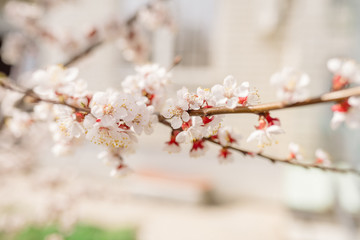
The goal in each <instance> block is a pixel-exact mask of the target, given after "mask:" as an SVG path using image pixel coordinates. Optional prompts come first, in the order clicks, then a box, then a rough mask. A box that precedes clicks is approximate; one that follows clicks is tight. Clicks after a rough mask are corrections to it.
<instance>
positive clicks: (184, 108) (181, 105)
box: [177, 100, 189, 111]
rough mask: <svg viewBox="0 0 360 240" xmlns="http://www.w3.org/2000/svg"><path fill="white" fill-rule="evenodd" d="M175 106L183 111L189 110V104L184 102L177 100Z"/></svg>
mask: <svg viewBox="0 0 360 240" xmlns="http://www.w3.org/2000/svg"><path fill="white" fill-rule="evenodd" d="M177 105H178V106H179V107H180V108H181V109H182V110H184V111H187V110H188V109H189V103H188V102H187V101H185V100H179V101H178V104H177Z"/></svg>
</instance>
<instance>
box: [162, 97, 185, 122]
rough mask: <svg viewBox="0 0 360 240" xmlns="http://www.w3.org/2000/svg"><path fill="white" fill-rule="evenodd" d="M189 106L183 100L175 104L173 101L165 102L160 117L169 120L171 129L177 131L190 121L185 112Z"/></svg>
mask: <svg viewBox="0 0 360 240" xmlns="http://www.w3.org/2000/svg"><path fill="white" fill-rule="evenodd" d="M188 109H189V105H188V103H187V102H186V101H184V100H179V101H178V102H175V101H174V100H173V99H168V100H166V103H165V107H164V109H163V111H162V113H161V114H162V115H163V116H164V117H165V118H169V119H170V123H171V127H172V128H173V129H178V128H180V127H181V125H182V124H183V122H188V121H189V120H190V115H189V113H188V112H187V110H188Z"/></svg>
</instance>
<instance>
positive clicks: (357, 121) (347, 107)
mask: <svg viewBox="0 0 360 240" xmlns="http://www.w3.org/2000/svg"><path fill="white" fill-rule="evenodd" d="M327 66H328V69H329V71H330V72H331V73H333V74H334V77H333V80H332V90H333V91H338V90H342V89H345V88H347V87H349V86H350V85H351V84H360V66H359V64H357V63H356V62H355V61H353V60H347V59H339V58H333V59H330V60H329V61H328V63H327ZM331 110H332V111H333V113H334V114H333V117H332V119H331V128H332V129H337V128H338V127H339V126H340V124H341V123H343V122H345V123H346V124H347V125H348V126H349V127H350V128H359V127H360V111H359V110H360V97H355V96H354V97H350V98H346V99H344V100H341V101H338V102H337V103H336V104H335V105H333V106H332V108H331Z"/></svg>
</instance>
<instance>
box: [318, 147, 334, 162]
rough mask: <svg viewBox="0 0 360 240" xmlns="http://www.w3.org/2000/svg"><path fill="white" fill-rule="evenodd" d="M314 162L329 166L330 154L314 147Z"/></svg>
mask: <svg viewBox="0 0 360 240" xmlns="http://www.w3.org/2000/svg"><path fill="white" fill-rule="evenodd" d="M315 157H316V160H315V163H316V164H320V165H324V166H330V165H331V161H330V156H329V154H328V153H327V152H325V151H324V150H322V149H320V148H319V149H316V151H315Z"/></svg>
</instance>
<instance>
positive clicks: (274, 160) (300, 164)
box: [159, 115, 360, 176]
mask: <svg viewBox="0 0 360 240" xmlns="http://www.w3.org/2000/svg"><path fill="white" fill-rule="evenodd" d="M159 122H160V123H162V124H163V125H165V126H167V127H170V128H171V124H170V123H169V122H168V121H166V119H165V118H164V117H163V116H161V115H159ZM204 139H205V140H206V141H208V142H211V143H213V144H216V145H218V146H221V147H223V146H222V145H221V144H220V143H219V142H217V141H215V140H213V139H211V138H204ZM226 148H228V149H231V150H234V151H237V152H239V153H242V154H243V155H249V156H258V157H261V158H263V159H266V160H269V161H271V162H272V163H284V164H289V165H293V166H298V167H303V168H306V169H311V168H315V169H320V170H323V171H329V172H335V173H352V174H355V175H358V176H360V171H359V170H356V169H353V168H347V169H343V168H336V167H328V166H324V165H318V164H315V163H303V162H299V161H295V160H288V159H281V158H275V157H272V156H268V155H266V154H263V153H261V152H259V153H256V152H251V151H248V150H245V149H242V148H238V147H233V146H227V147H226Z"/></svg>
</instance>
